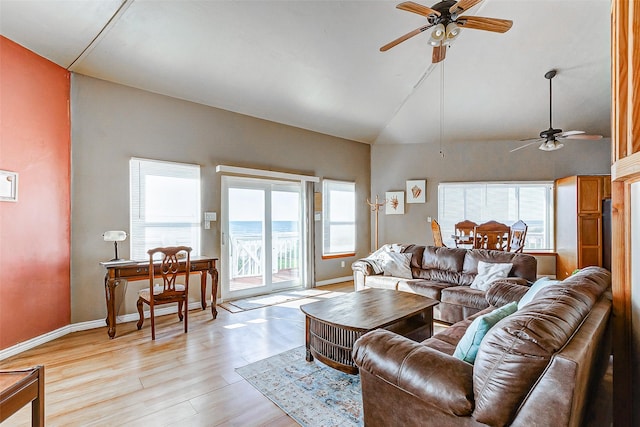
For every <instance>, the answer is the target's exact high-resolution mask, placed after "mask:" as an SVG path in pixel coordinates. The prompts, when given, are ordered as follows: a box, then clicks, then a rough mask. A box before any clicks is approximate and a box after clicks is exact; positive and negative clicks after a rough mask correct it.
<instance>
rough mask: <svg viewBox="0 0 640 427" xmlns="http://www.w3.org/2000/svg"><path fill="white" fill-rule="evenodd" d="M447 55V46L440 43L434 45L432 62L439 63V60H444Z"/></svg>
mask: <svg viewBox="0 0 640 427" xmlns="http://www.w3.org/2000/svg"><path fill="white" fill-rule="evenodd" d="M445 56H447V46H445V45H443V44H440V45H439V46H434V47H433V54H432V55H431V62H433V63H434V64H437V63H438V62H442V61H444V58H445Z"/></svg>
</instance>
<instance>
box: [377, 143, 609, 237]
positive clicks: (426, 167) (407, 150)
mask: <svg viewBox="0 0 640 427" xmlns="http://www.w3.org/2000/svg"><path fill="white" fill-rule="evenodd" d="M521 144H522V143H520V142H517V141H514V142H506V141H490V142H468V143H445V144H443V151H444V158H442V157H440V155H439V144H437V143H433V144H402V145H377V144H376V145H374V146H373V147H372V149H371V193H372V195H373V197H375V195H376V194H378V195H379V196H380V198H381V199H384V194H385V192H387V191H405V181H406V180H408V179H426V180H427V200H426V203H424V204H405V214H404V215H385V214H384V211H382V212H381V213H380V216H379V231H378V232H379V243H380V245H383V244H385V243H418V244H433V238H432V236H431V226H430V224H429V223H427V217H429V216H430V217H433V218H437V217H438V184H439V183H440V182H464V181H546V180H554V179H556V178H561V177H564V176H570V175H580V174H582V175H588V174H609V173H611V144H610V141H609V140H608V139H607V140H600V141H582V140H572V141H567V142H565V146H564V148H562V149H561V150H558V151H551V152H545V151H541V150H538V149H537V147H536V146H535V145H533V146H529V147H527V148H525V149H522V150H519V151H516V152H513V153H510V152H509V150H511V149H513V148H516V147H518V146H520V145H521ZM461 219H463V218H461ZM373 234H374V233H373V231H372V233H371V235H372V236H373ZM372 238H373V237H372Z"/></svg>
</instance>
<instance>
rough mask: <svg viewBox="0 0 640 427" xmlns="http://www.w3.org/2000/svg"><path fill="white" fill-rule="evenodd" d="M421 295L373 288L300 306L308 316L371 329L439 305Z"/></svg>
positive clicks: (332, 322) (365, 329) (330, 322)
mask: <svg viewBox="0 0 640 427" xmlns="http://www.w3.org/2000/svg"><path fill="white" fill-rule="evenodd" d="M437 304H438V301H436V300H434V299H432V298H428V297H425V296H422V295H417V294H412V293H409V292H402V291H394V290H391V289H377V288H370V289H364V290H362V291H358V292H351V293H349V294H347V295H345V296H338V297H334V298H330V299H326V300H322V301H318V302H312V303H309V304H305V305H302V306H300V310H302V312H303V313H305V314H306V315H307V316H309V317H312V318H314V319H317V320H320V321H322V322H324V323H328V324H333V325H337V326H340V327H342V328H348V329H354V330H362V331H369V330H371V329H376V328H383V327H385V326H387V325H390V324H392V323H395V322H397V321H398V320H399V319H403V318H405V317H410V316H413V315H415V314H418V313H419V312H421V311H423V310H425V309H427V308H429V307H433V306H434V305H437Z"/></svg>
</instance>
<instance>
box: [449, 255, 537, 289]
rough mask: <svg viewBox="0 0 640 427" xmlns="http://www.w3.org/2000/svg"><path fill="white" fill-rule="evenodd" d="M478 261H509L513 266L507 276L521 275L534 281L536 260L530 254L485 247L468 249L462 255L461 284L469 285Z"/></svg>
mask: <svg viewBox="0 0 640 427" xmlns="http://www.w3.org/2000/svg"><path fill="white" fill-rule="evenodd" d="M480 261H484V262H488V263H511V264H513V267H512V268H511V271H510V272H509V277H522V278H523V279H527V280H528V281H530V282H532V283H533V282H535V281H536V277H537V268H538V262H537V260H536V259H535V257H533V256H531V255H527V254H519V253H518V254H516V253H513V252H505V251H492V250H486V249H470V250H467V251H466V254H465V257H464V265H463V268H462V274H463V281H464V283H461V284H464V285H467V284H469V285H470V284H471V283H472V282H473V279H474V277H475V276H476V274H478V262H480ZM467 282H468V283H467Z"/></svg>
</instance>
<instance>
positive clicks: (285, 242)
mask: <svg viewBox="0 0 640 427" xmlns="http://www.w3.org/2000/svg"><path fill="white" fill-rule="evenodd" d="M272 242H273V248H272V262H271V272H272V273H274V274H275V273H278V272H279V271H281V270H290V269H295V268H298V266H299V262H300V235H299V233H297V232H288V233H274V234H273V236H272ZM230 243H231V246H230V256H231V260H230V267H231V277H232V278H239V277H253V276H262V274H263V271H262V270H263V258H264V250H263V245H264V243H263V239H262V235H260V234H239V235H231V238H230Z"/></svg>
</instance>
